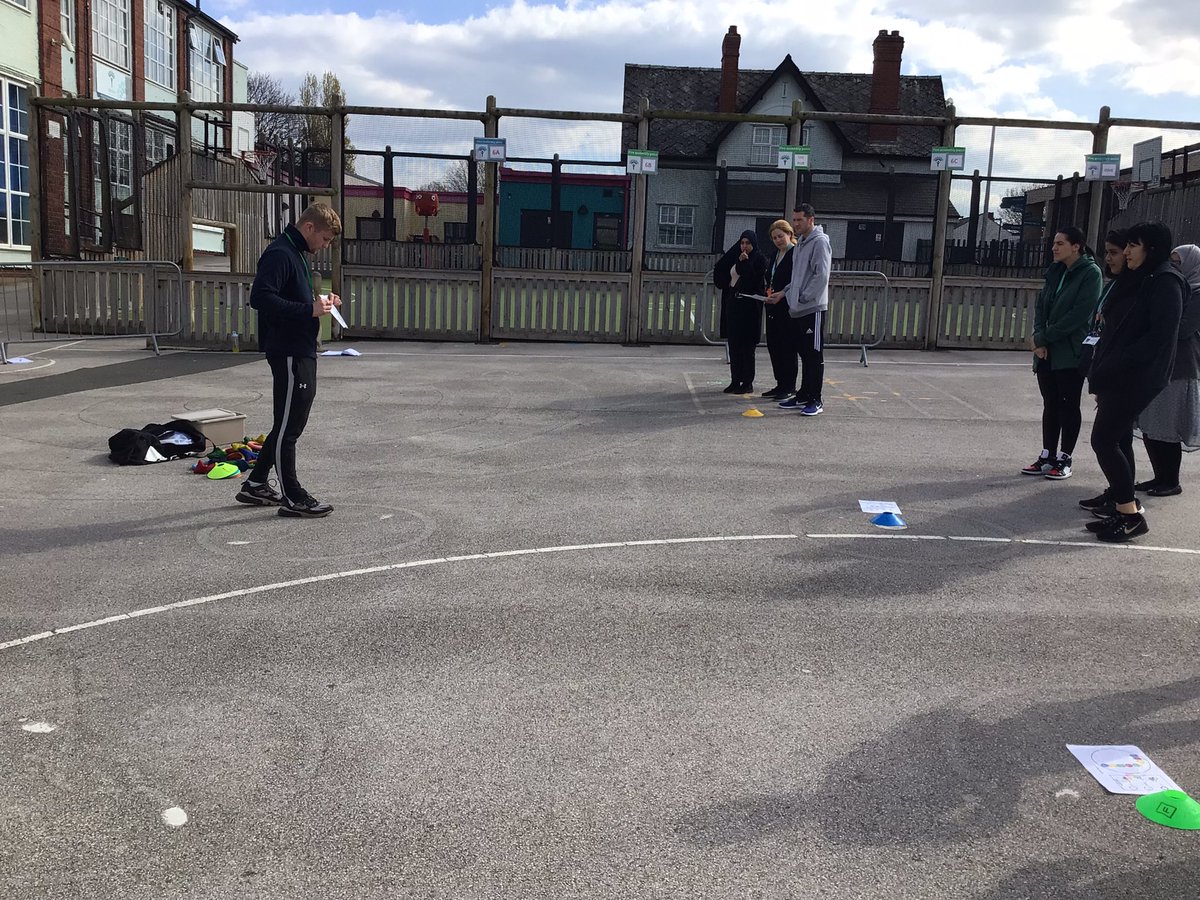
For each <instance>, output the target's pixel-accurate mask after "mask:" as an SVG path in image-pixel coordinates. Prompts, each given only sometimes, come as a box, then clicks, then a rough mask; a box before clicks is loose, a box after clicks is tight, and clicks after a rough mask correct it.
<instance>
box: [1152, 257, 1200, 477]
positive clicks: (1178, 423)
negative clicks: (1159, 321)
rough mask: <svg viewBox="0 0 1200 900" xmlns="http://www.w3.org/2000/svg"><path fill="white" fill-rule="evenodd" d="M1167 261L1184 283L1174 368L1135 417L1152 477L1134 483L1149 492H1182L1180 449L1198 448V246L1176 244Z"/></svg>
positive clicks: (1199, 447) (1199, 350) (1181, 454)
mask: <svg viewBox="0 0 1200 900" xmlns="http://www.w3.org/2000/svg"><path fill="white" fill-rule="evenodd" d="M1171 264H1172V265H1173V266H1175V268H1176V269H1177V270H1178V271H1179V274H1180V275H1182V276H1183V277H1184V280H1186V281H1187V283H1188V294H1187V296H1185V297H1184V299H1183V317H1182V318H1181V319H1180V321H1179V344H1178V349H1177V351H1176V353H1175V367H1174V368H1173V369H1172V370H1171V382H1170V384H1168V385H1167V386H1166V387H1165V388H1163V391H1162V393H1161V394H1159V395H1158V396H1157V397H1155V398H1154V399H1153V400H1151V401H1150V405H1149V406H1147V407H1146V408H1145V409H1144V410H1142V413H1141V415H1139V416H1138V419H1137V427H1138V429H1139V430H1140V431H1141V433H1142V443H1143V444H1145V447H1146V455H1147V456H1149V457H1150V465H1151V467H1152V468H1153V469H1154V477H1153V478H1151V479H1150V480H1149V481H1143V482H1140V483H1139V484H1138V485H1136V487H1137V489H1138V490H1139V491H1145V492H1146V493H1147V494H1149V495H1150V496H1151V497H1173V496H1174V495H1175V494H1181V493H1183V488H1182V487H1181V486H1180V484H1179V466H1180V463H1181V462H1182V460H1183V451H1185V450H1188V451H1191V450H1200V247H1197V246H1196V245H1195V244H1184V245H1183V246H1181V247H1176V248H1175V249H1174V250H1173V251H1171Z"/></svg>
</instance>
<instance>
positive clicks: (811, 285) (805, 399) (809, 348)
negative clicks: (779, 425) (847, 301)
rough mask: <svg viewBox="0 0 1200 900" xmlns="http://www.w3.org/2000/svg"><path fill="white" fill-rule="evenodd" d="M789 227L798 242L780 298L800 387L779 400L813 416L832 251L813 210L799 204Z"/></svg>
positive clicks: (821, 372) (821, 376)
mask: <svg viewBox="0 0 1200 900" xmlns="http://www.w3.org/2000/svg"><path fill="white" fill-rule="evenodd" d="M792 226H793V227H794V228H795V229H796V239H797V241H798V243H797V244H796V247H795V249H794V250H793V251H792V280H791V282H790V283H789V284H788V286H787V290H786V292H785V294H784V297H785V298H786V299H787V305H788V314H789V316H791V324H792V329H793V334H794V336H795V341H796V352H797V353H799V354H800V371H801V376H800V388H799V390H797V391H796V396H795V397H791V398H789V399H787V400H784V401H783V402H782V403H780V404H779V405H780V407H782V408H783V409H795V410H799V411H800V413H801V415H805V416H817V415H820V414H821V413H822V412H823V411H824V407H823V406H822V405H821V386H822V384H824V382H825V356H824V352H823V349H822V348H823V345H824V338H823V332H824V328H825V323H824V321H823V319H824V317H825V316H824V313H825V310H827V309H828V308H829V269H830V260H831V259H832V257H833V252H832V251H831V250H830V247H829V237H828V236H827V235H826V234H825V229H823V228H822V227H821V226H820V225H818V224H816V211H815V210H814V209H813V208H812V206H811V205H809V204H808V203H801V204H800V205H799V206H797V207H796V209H795V211H794V212H793V213H792Z"/></svg>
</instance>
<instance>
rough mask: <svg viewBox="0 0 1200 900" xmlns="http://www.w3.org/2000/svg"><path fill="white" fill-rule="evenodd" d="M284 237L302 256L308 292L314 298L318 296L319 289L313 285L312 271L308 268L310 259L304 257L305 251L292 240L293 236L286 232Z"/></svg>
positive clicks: (301, 260)
mask: <svg viewBox="0 0 1200 900" xmlns="http://www.w3.org/2000/svg"><path fill="white" fill-rule="evenodd" d="M283 236H284V237H285V238H287V239H288V243H289V244H291V245H292V246H293V247H295V248H296V252H297V253H299V254H300V262H302V263H304V274H305V275H307V276H308V290H309V292H311V293H312V294H313V296H316V293H317V288H316V285H314V284H313V276H312V269H310V268H309V267H308V257H307V256H305V255H304V251H303V250H301V249H300V248H299V247H296V242H295V241H293V240H292V236H291V235H290V234H288V233H287V232H286V231H285V232H284V233H283Z"/></svg>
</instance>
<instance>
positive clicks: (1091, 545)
mask: <svg viewBox="0 0 1200 900" xmlns="http://www.w3.org/2000/svg"><path fill="white" fill-rule="evenodd" d="M805 537H809V538H818V539H823V540H839V541H848V540H876V541H971V542H976V543H988V544H1031V545H1035V546H1046V547H1082V548H1083V549H1085V550H1141V551H1142V552H1144V553H1182V554H1184V555H1187V556H1200V550H1191V549H1188V548H1187V547H1153V546H1148V545H1146V544H1108V543H1105V542H1103V541H1095V540H1092V541H1046V540H1040V539H1038V538H997V537H973V536H969V535H954V534H951V535H942V534H806V535H805ZM0 649H3V648H2V647H0Z"/></svg>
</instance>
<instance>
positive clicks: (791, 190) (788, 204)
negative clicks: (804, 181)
mask: <svg viewBox="0 0 1200 900" xmlns="http://www.w3.org/2000/svg"><path fill="white" fill-rule="evenodd" d="M792 118H793V121H792V124H791V125H789V126H788V143H789V144H790V145H791V146H793V147H798V146H799V145H800V144H801V143H802V142H803V141H804V110H803V109H801V106H800V101H799V100H793V101H792ZM811 161H812V160H809V162H811ZM799 178H800V176H799V173H798V172H797V170H796V169H795V168H791V169H788V173H787V178H786V180H785V184H784V188H783V214H782V215H780V217H779V218H781V219H786V220H787V221H789V222H790V221H791V220H792V210H793V209H795V208H796V185H797V184H798V182H799Z"/></svg>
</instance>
